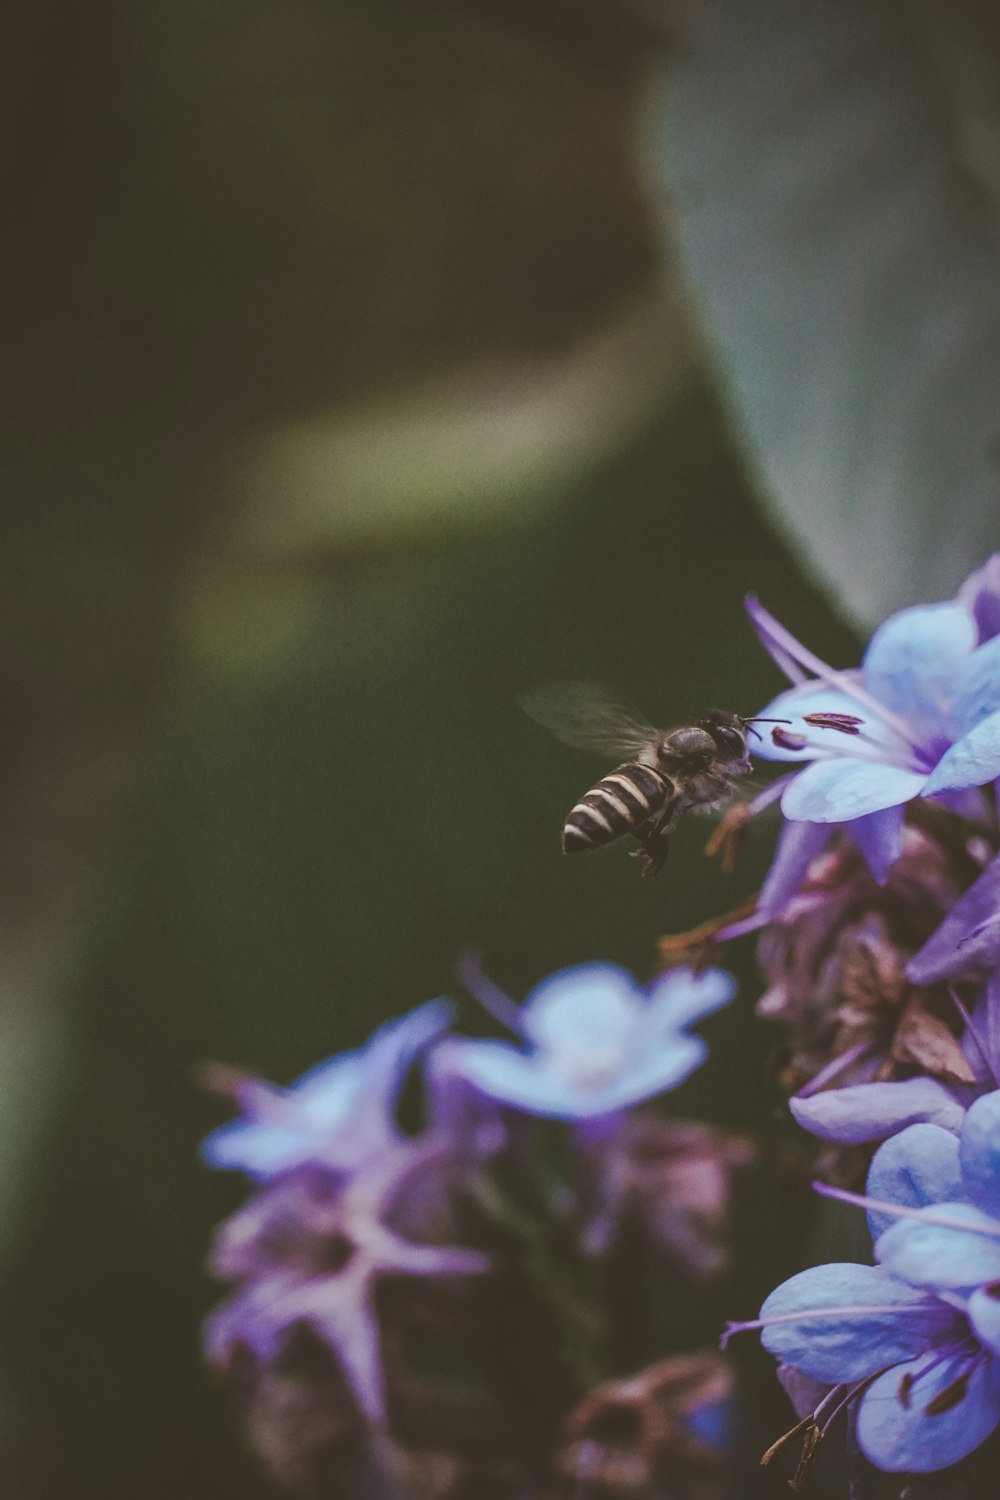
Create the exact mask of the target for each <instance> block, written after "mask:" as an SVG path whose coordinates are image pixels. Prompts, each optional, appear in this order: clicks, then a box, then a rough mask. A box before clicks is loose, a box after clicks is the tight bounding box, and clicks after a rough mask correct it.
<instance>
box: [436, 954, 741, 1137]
mask: <svg viewBox="0 0 1000 1500" xmlns="http://www.w3.org/2000/svg"><path fill="white" fill-rule="evenodd" d="M734 991H735V985H734V982H733V980H732V978H731V977H730V975H729V974H726V973H724V972H723V971H722V970H721V969H709V970H707V971H705V972H704V973H701V974H695V973H694V972H693V971H692V970H690V969H674V970H672V971H671V972H670V973H668V974H666V975H665V976H664V977H663V978H661V979H658V980H657V981H656V982H655V983H654V984H653V986H652V987H651V989H650V990H649V991H648V992H647V991H645V990H643V989H642V988H640V986H639V985H638V984H637V983H636V981H635V980H634V979H633V978H632V976H631V975H630V974H628V973H627V972H626V971H625V970H624V969H619V968H616V967H615V966H614V965H613V964H599V963H595V964H581V965H579V966H578V967H577V968H573V969H564V970H563V971H562V972H561V973H558V974H554V975H552V976H551V978H549V979H546V980H545V981H544V982H543V983H542V984H540V985H538V986H537V988H536V989H534V990H533V991H532V992H531V994H530V995H529V996H528V998H527V1000H526V1001H525V1003H524V1007H523V1012H522V1015H523V1028H522V1029H523V1035H524V1040H525V1041H526V1043H527V1044H528V1045H527V1050H525V1049H524V1048H522V1047H519V1046H514V1045H512V1044H511V1043H509V1042H500V1041H467V1040H453V1041H449V1042H447V1043H445V1044H444V1046H443V1047H442V1049H441V1051H442V1054H443V1059H442V1060H443V1063H444V1065H445V1066H447V1067H448V1068H450V1070H451V1071H452V1072H454V1073H456V1074H457V1075H459V1076H460V1077H463V1078H465V1079H466V1080H467V1081H468V1082H469V1083H471V1084H473V1085H474V1086H475V1087H476V1088H477V1089H478V1090H480V1091H481V1092H482V1093H483V1094H485V1095H487V1096H488V1097H489V1098H492V1099H495V1100H497V1101H499V1102H500V1103H502V1104H506V1105H509V1106H511V1107H512V1108H513V1109H517V1110H521V1111H523V1112H524V1113H525V1114H531V1115H550V1116H554V1117H555V1118H558V1119H564V1120H583V1119H592V1118H597V1117H600V1116H604V1115H610V1114H613V1113H615V1112H617V1111H618V1110H621V1109H625V1108H627V1107H628V1106H629V1105H633V1104H638V1103H639V1102H640V1101H641V1100H643V1099H650V1098H652V1097H653V1096H654V1095H656V1094H662V1093H664V1092H665V1091H666V1090H667V1089H672V1088H674V1087H676V1085H677V1084H679V1083H681V1082H682V1081H683V1080H684V1079H685V1078H687V1076H688V1074H689V1073H691V1072H693V1071H694V1069H695V1068H696V1067H698V1066H699V1064H700V1063H702V1062H703V1061H704V1060H705V1057H706V1055H707V1052H708V1048H707V1045H706V1043H705V1042H703V1041H702V1040H701V1038H700V1037H695V1036H691V1035H689V1033H688V1030H687V1028H688V1027H689V1026H690V1025H691V1024H692V1023H693V1022H695V1021H699V1020H701V1019H702V1017H704V1016H707V1015H710V1014H711V1013H712V1011H715V1010H718V1009H719V1007H720V1006H723V1005H726V1004H727V1003H728V1002H729V1001H730V1000H731V999H732V996H733V994H734Z"/></svg>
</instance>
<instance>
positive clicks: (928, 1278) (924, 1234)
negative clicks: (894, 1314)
mask: <svg viewBox="0 0 1000 1500" xmlns="http://www.w3.org/2000/svg"><path fill="white" fill-rule="evenodd" d="M928 1212H932V1213H933V1214H934V1215H935V1217H936V1218H937V1219H940V1220H947V1221H948V1223H947V1224H945V1223H928V1222H925V1221H923V1220H921V1219H898V1220H897V1221H896V1223H895V1224H893V1225H892V1226H891V1227H890V1228H889V1229H887V1230H886V1231H885V1233H884V1234H882V1235H880V1236H879V1239H878V1240H877V1241H876V1244H875V1258H876V1260H877V1261H878V1262H879V1264H880V1265H882V1266H884V1267H885V1268H886V1270H887V1271H891V1272H892V1274H893V1275H894V1276H900V1277H902V1278H903V1280H905V1281H908V1282H910V1284H911V1285H912V1286H926V1287H935V1288H941V1289H949V1290H960V1289H962V1288H963V1287H974V1286H981V1285H982V1284H983V1282H984V1281H997V1280H1000V1221H998V1220H996V1219H993V1218H991V1217H990V1215H989V1214H984V1213H983V1211H982V1210H981V1209H979V1208H974V1207H973V1205H972V1204H971V1203H959V1202H956V1201H955V1200H952V1201H951V1202H950V1203H949V1202H944V1203H936V1204H935V1205H934V1207H933V1209H929V1210H928Z"/></svg>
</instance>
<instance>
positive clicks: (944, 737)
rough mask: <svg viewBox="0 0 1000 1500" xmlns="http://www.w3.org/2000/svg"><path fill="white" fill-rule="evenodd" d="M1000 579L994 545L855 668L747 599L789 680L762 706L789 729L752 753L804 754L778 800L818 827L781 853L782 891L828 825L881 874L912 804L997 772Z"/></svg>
mask: <svg viewBox="0 0 1000 1500" xmlns="http://www.w3.org/2000/svg"><path fill="white" fill-rule="evenodd" d="M998 577H1000V554H998V555H997V556H996V557H994V558H991V559H990V561H989V562H988V563H987V564H986V565H985V567H984V568H982V569H980V570H979V572H978V573H976V574H974V575H973V577H972V578H971V579H969V580H968V581H967V583H966V584H965V585H964V586H963V588H962V590H961V591H960V593H959V596H958V598H957V599H956V600H954V601H953V602H951V603H946V604H931V605H919V606H916V607H914V608H912V609H904V610H901V611H900V612H899V613H898V614H895V615H893V616H891V618H890V619H888V620H887V621H886V622H885V624H884V625H882V626H880V628H879V629H878V630H877V631H876V632H875V635H874V636H873V637H872V640H871V642H870V643H869V646H868V649H867V651H866V652H865V655H864V659H863V661H862V663H861V666H860V667H859V668H857V669H856V670H850V671H837V670H835V669H833V668H832V667H829V666H828V665H827V664H826V663H825V662H823V661H821V660H820V659H819V658H818V657H816V656H814V655H813V653H812V652H810V651H808V650H807V649H806V648H805V647H804V646H802V645H801V643H800V642H799V641H797V640H796V639H795V637H794V636H793V635H791V633H790V632H789V631H787V630H786V629H785V628H784V627H783V626H782V625H780V624H779V623H778V621H777V620H775V619H774V617H773V616H772V615H770V614H769V613H768V612H767V610H765V609H764V608H762V606H761V605H760V604H759V603H758V602H757V601H756V600H755V599H750V600H748V606H747V607H748V610H749V612H750V617H751V619H752V621H753V623H754V625H755V627H756V629H757V632H758V634H759V635H760V638H761V640H762V641H763V643H764V645H765V647H766V648H767V649H768V651H769V652H770V654H771V656H772V657H773V658H774V660H775V661H776V663H777V664H778V666H779V667H780V668H781V669H782V671H783V672H784V673H785V674H786V676H787V677H788V678H789V679H790V680H791V682H792V684H793V686H792V687H791V688H789V689H788V690H786V691H785V692H783V693H780V694H779V695H778V697H776V698H774V699H773V700H772V701H771V702H770V703H769V704H768V705H767V707H766V708H764V709H762V710H761V717H766V718H781V719H786V720H788V721H790V722H789V725H788V727H787V728H783V729H779V730H776V731H774V734H773V738H772V739H771V740H770V741H764V742H762V744H761V745H760V746H759V747H758V748H757V750H756V751H755V754H757V755H760V756H762V757H764V758H766V759H771V760H778V761H785V762H789V763H791V764H793V765H800V764H802V763H804V762H809V764H808V765H806V766H805V769H803V770H802V771H800V772H799V773H798V774H797V775H793V776H792V777H790V778H789V779H788V780H787V782H786V783H785V784H784V786H783V790H782V794H781V808H782V812H783V813H784V815H785V817H786V818H788V819H789V820H790V821H791V822H793V823H804V824H809V825H818V827H815V828H814V831H813V832H812V833H811V834H810V835H806V834H803V835H802V836H800V837H799V839H798V841H797V842H795V841H791V842H790V843H789V844H788V845H787V846H786V847H785V848H784V849H782V850H781V851H780V854H781V859H782V869H783V875H782V887H783V889H785V888H790V889H791V890H794V889H795V888H796V878H795V877H796V875H797V874H798V873H799V872H800V870H801V873H802V874H804V872H805V868H806V867H807V866H808V863H809V861H810V860H811V859H812V858H814V857H815V854H816V852H817V850H818V848H819V847H820V846H821V843H822V837H823V830H824V829H826V828H828V827H829V826H830V825H831V824H844V825H847V826H848V828H849V829H850V831H851V834H852V836H853V837H854V838H855V840H856V842H857V844H858V846H859V848H860V849H861V850H862V852H863V853H864V854H865V856H866V858H867V859H868V861H869V863H870V865H871V867H872V870H873V872H874V873H875V875H876V877H877V878H878V879H880V880H881V879H884V878H885V874H886V871H887V870H888V868H889V866H890V865H891V864H892V863H893V861H894V860H895V859H896V858H897V857H898V854H899V850H900V841H901V837H902V826H903V808H904V806H905V805H906V803H907V802H909V801H910V800H911V799H912V798H914V797H931V796H937V797H942V798H944V799H945V800H946V801H951V802H953V803H956V804H958V803H960V802H961V800H962V798H963V797H967V795H968V793H969V791H970V789H972V788H977V787H981V786H984V785H986V784H987V783H988V782H991V781H993V780H994V779H995V778H996V777H998V776H1000V634H998V633H997V619H998V617H1000V593H998V589H997V579H998ZM858 720H861V721H862V723H861V724H860V725H859V724H858ZM831 725H832V727H831ZM785 866H787V867H788V868H787V869H785V868H784V867H785ZM776 878H777V877H775V876H772V882H773V881H774V880H775V879H776Z"/></svg>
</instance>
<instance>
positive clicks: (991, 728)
mask: <svg viewBox="0 0 1000 1500" xmlns="http://www.w3.org/2000/svg"><path fill="white" fill-rule="evenodd" d="M997 776H1000V712H998V713H993V714H990V715H989V717H988V718H985V719H982V720H981V721H980V722H979V723H978V724H977V725H976V726H975V728H974V729H970V730H969V732H968V734H966V735H964V736H963V738H962V739H960V740H957V741H956V743H955V744H954V745H952V747H951V749H950V750H946V751H945V753H944V754H943V755H942V757H941V759H940V760H939V761H938V763H937V765H936V766H935V767H934V769H933V771H932V772H931V774H930V776H928V778H927V785H926V787H925V788H924V795H925V796H928V797H930V796H931V795H932V794H933V793H934V792H946V791H952V790H956V789H960V788H961V787H966V786H985V785H986V783H987V782H988V781H993V780H994V778H995V777H997Z"/></svg>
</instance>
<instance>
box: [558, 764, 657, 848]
mask: <svg viewBox="0 0 1000 1500" xmlns="http://www.w3.org/2000/svg"><path fill="white" fill-rule="evenodd" d="M675 794H676V788H675V787H674V784H673V782H672V781H670V780H669V778H668V777H666V776H663V775H662V774H661V773H660V772H659V771H654V770H653V768H652V767H651V766H642V765H639V764H638V763H637V762H630V763H629V764H628V765H624V766H619V767H618V769H617V771H612V772H611V774H610V776H605V778H604V780H603V781H599V782H598V783H597V785H596V786H595V787H593V788H592V789H591V790H590V791H589V792H588V793H587V795H586V796H585V797H581V798H580V800H579V802H578V803H577V804H576V806H575V807H574V808H573V811H572V812H571V813H570V815H569V817H568V818H567V819H566V826H565V828H564V829H563V851H564V852H565V853H566V854H583V853H584V852H585V851H586V850H587V849H597V848H599V847H600V845H601V844H610V843H611V841H612V839H620V838H621V836H622V834H623V833H634V832H635V831H636V829H637V828H639V827H640V825H641V824H643V823H645V822H647V821H648V820H649V819H650V818H656V817H659V816H660V815H661V814H662V813H663V812H664V811H665V810H666V807H667V803H668V802H669V800H670V799H671V798H672V797H674V796H675Z"/></svg>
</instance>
